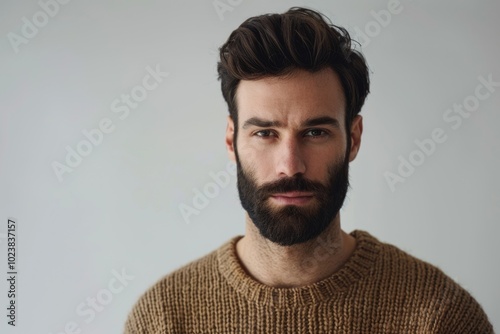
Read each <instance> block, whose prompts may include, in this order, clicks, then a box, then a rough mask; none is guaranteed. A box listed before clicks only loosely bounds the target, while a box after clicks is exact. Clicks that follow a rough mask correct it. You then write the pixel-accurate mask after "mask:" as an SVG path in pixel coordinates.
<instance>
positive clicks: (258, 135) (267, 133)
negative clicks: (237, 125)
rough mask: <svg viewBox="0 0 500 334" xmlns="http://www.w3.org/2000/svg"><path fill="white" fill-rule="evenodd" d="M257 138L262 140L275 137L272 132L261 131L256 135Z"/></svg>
mask: <svg viewBox="0 0 500 334" xmlns="http://www.w3.org/2000/svg"><path fill="white" fill-rule="evenodd" d="M254 135H255V136H257V137H261V138H267V137H271V136H272V135H273V133H272V131H271V130H260V131H257V132H255V133H254Z"/></svg>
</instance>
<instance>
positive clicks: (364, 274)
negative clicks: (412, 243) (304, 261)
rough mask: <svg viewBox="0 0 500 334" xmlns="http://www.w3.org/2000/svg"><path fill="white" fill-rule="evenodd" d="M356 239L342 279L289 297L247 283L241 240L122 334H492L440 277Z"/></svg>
mask: <svg viewBox="0 0 500 334" xmlns="http://www.w3.org/2000/svg"><path fill="white" fill-rule="evenodd" d="M351 235H352V236H354V237H355V238H356V240H357V245H356V249H355V251H354V253H353V255H352V256H351V257H350V259H349V260H348V261H347V263H346V264H345V265H344V266H343V267H342V268H341V269H340V270H339V271H338V272H336V273H335V274H333V275H332V276H330V277H329V278H326V279H324V280H322V281H320V282H317V283H315V284H312V285H309V286H304V287H300V288H289V289H287V288H272V287H269V286H266V285H263V284H261V283H259V282H257V281H255V280H253V279H252V278H251V277H250V276H248V274H246V272H245V271H244V269H243V268H242V266H241V263H240V262H239V260H238V258H237V256H236V252H235V244H236V241H237V240H238V239H239V238H241V237H235V238H233V239H232V240H230V241H228V242H227V243H225V244H224V245H222V246H221V247H220V248H219V249H217V250H215V251H213V252H212V253H210V254H208V255H206V256H205V257H203V258H201V259H199V260H196V261H194V262H192V263H190V264H188V265H186V266H184V267H183V268H181V269H179V270H177V271H175V272H173V273H171V274H170V275H167V276H165V277H164V278H162V279H161V280H159V281H158V282H157V283H156V284H155V285H154V286H153V287H151V288H150V289H149V290H148V291H146V292H145V293H144V295H143V296H142V297H141V298H140V299H139V301H138V302H137V303H136V305H135V306H134V307H133V309H132V311H131V312H130V314H129V317H128V319H127V322H126V324H125V333H128V334H138V333H150V334H153V333H158V334H159V333H189V334H201V333H214V334H215V333H217V334H223V333H270V334H274V333H291V334H292V333H293V334H295V333H314V334H317V333H369V334H373V333H493V329H492V326H491V324H490V323H489V322H488V319H487V316H486V315H485V313H484V312H483V310H482V309H481V307H480V306H479V304H478V303H477V302H476V301H475V300H474V299H473V298H472V297H471V295H470V294H469V293H468V292H467V291H465V290H464V289H463V288H461V287H460V286H459V285H458V284H456V283H455V282H454V281H452V280H451V279H450V278H448V277H447V276H446V275H445V274H444V273H443V272H442V271H441V270H439V269H437V268H436V267H434V266H432V265H430V264H428V263H426V262H423V261H421V260H418V259H416V258H414V257H412V256H410V255H408V254H406V253H404V252H403V251H401V250H400V249H398V248H396V247H394V246H392V245H389V244H385V243H381V242H379V241H378V240H377V239H375V238H374V237H372V236H371V235H370V234H368V233H367V232H363V231H354V232H352V233H351Z"/></svg>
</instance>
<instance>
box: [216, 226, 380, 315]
mask: <svg viewBox="0 0 500 334" xmlns="http://www.w3.org/2000/svg"><path fill="white" fill-rule="evenodd" d="M351 235H352V236H353V237H354V238H355V239H356V248H355V250H354V252H353V254H352V255H351V257H350V258H349V259H348V260H347V262H346V263H345V264H344V265H343V266H342V268H341V269H340V270H339V271H337V272H336V273H334V274H333V275H332V276H330V277H327V278H325V279H323V280H321V281H319V282H316V283H313V284H310V285H307V286H303V287H298V288H274V287H270V286H267V285H264V284H262V283H260V282H257V281H256V280H254V279H253V278H252V277H250V276H249V275H248V274H247V273H246V272H245V270H244V269H243V267H242V265H241V263H240V261H239V259H238V257H237V255H236V242H237V241H238V240H239V239H240V238H242V236H237V237H234V238H232V239H231V240H229V241H228V242H227V243H226V244H224V245H222V246H221V247H220V248H219V249H218V251H217V258H218V262H219V270H220V272H221V274H222V275H223V276H224V277H225V278H226V279H227V281H228V283H229V284H230V285H231V286H232V287H233V288H234V289H236V291H238V292H239V293H241V294H242V295H244V296H245V298H247V299H248V300H250V301H254V302H256V303H259V304H265V305H271V306H274V307H277V308H285V307H300V306H304V305H309V304H311V303H316V302H321V301H324V300H326V299H328V298H332V297H334V296H335V295H336V294H338V293H341V292H342V291H344V290H346V289H347V288H348V287H349V286H351V285H352V284H354V283H356V282H357V281H358V280H360V279H361V278H362V277H364V276H365V275H366V274H367V273H368V271H369V270H370V268H371V267H372V266H373V264H374V262H375V260H376V258H377V254H378V252H379V245H380V243H379V241H378V240H377V239H375V238H374V237H372V236H371V235H370V234H369V233H368V232H365V231H360V230H355V231H353V232H351Z"/></svg>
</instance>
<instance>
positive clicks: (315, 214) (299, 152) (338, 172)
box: [226, 68, 361, 245]
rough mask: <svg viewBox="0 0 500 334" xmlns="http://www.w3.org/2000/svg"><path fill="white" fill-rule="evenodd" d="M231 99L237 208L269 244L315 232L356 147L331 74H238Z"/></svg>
mask: <svg viewBox="0 0 500 334" xmlns="http://www.w3.org/2000/svg"><path fill="white" fill-rule="evenodd" d="M236 101H237V106H238V123H239V124H238V129H237V138H231V136H232V134H234V127H232V126H234V124H231V121H230V122H229V124H228V133H227V134H226V142H227V144H228V149H229V152H230V154H233V153H234V159H236V162H237V168H238V191H239V195H240V200H241V203H242V205H243V208H244V209H245V210H246V211H247V213H248V215H249V217H250V218H251V219H252V221H253V223H254V224H255V226H256V227H257V228H258V230H259V231H260V233H261V235H262V236H264V237H265V238H267V239H269V240H271V241H273V242H275V243H278V244H280V245H293V244H297V243H302V242H305V241H308V240H311V239H313V238H315V237H316V236H318V235H319V234H320V233H321V232H323V231H324V230H325V229H326V228H327V227H328V226H329V225H330V223H331V222H332V220H333V218H335V216H336V214H337V213H338V211H339V209H340V208H341V207H342V204H343V202H344V199H345V196H346V193H347V189H348V185H349V182H348V167H349V162H350V161H351V160H352V159H354V156H355V155H356V153H357V148H356V149H355V152H354V153H353V154H352V153H351V150H350V147H349V149H348V144H349V143H348V139H347V131H346V129H345V125H344V124H345V122H344V117H345V98H344V93H343V90H342V86H341V84H340V81H339V79H338V77H337V75H336V74H335V72H334V71H332V70H331V69H329V68H326V69H323V70H321V71H319V72H316V73H309V72H307V71H303V70H298V71H296V72H294V74H293V75H292V76H289V77H286V78H285V77H280V78H277V77H270V78H264V79H259V80H252V81H247V80H242V81H241V82H240V84H239V86H238V89H237V93H236ZM355 123H361V120H360V119H358V120H356V122H355ZM359 126H361V125H359ZM349 138H350V137H349ZM234 139H237V140H235V141H234V142H233V140H234ZM233 149H234V150H233Z"/></svg>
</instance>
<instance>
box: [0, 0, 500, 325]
mask: <svg viewBox="0 0 500 334" xmlns="http://www.w3.org/2000/svg"><path fill="white" fill-rule="evenodd" d="M61 1H62V0H61ZM220 1H221V2H223V3H226V4H227V3H228V0H220ZM50 2H51V0H42V3H50ZM52 2H53V0H52ZM231 3H232V4H233V5H229V6H230V9H231V10H228V11H226V12H223V13H221V16H219V15H218V13H217V11H216V10H215V8H214V5H213V0H207V1H200V0H198V1H182V2H181V1H176V2H173V1H141V2H139V1H136V2H134V1H121V2H118V1H117V2H111V1H107V2H102V1H77V0H73V1H71V2H69V3H68V4H64V5H60V6H59V9H56V8H54V7H51V10H52V11H53V12H54V13H53V14H54V15H53V17H48V16H47V17H48V22H47V23H46V25H44V26H41V27H39V28H38V32H37V33H36V32H33V31H29V29H27V28H25V31H24V33H25V34H28V35H29V34H30V33H31V37H28V38H26V39H25V40H23V43H21V44H19V45H17V46H14V44H15V43H11V41H10V40H9V36H10V39H13V38H14V37H13V36H14V35H12V34H10V33H15V34H17V35H18V36H22V33H23V32H22V27H23V25H25V22H24V21H23V17H26V18H27V20H28V21H30V22H33V16H34V15H35V20H36V19H38V20H39V22H40V24H41V25H43V24H44V22H43V19H44V17H43V15H42V14H39V13H38V12H39V11H40V10H41V7H40V5H39V4H38V2H36V1H30V2H28V1H24V2H22V3H21V2H7V1H3V2H2V3H1V4H0V18H1V20H0V34H1V36H2V39H1V40H0V52H1V57H2V61H1V62H0V73H1V79H0V86H1V87H0V88H1V90H0V91H1V99H0V136H1V137H0V164H1V165H0V181H1V189H2V191H1V192H0V220H1V221H2V223H1V225H0V226H1V227H0V247H1V252H0V259H2V260H1V261H0V270H1V271H2V277H4V275H5V273H6V271H7V268H6V245H7V240H6V239H5V233H6V225H7V219H8V218H9V217H13V218H15V219H16V220H17V223H18V231H17V234H18V240H17V244H18V251H17V257H18V267H17V269H18V293H19V296H18V300H17V305H18V310H17V311H18V326H17V328H15V329H14V328H11V326H8V325H7V324H6V320H5V319H6V318H5V316H4V315H2V321H1V323H0V331H1V332H2V333H34V332H36V333H54V334H55V333H59V332H63V331H64V327H65V326H66V324H68V323H71V322H74V323H76V324H77V325H78V327H79V328H80V329H81V330H82V333H120V332H121V330H122V328H123V322H124V321H125V317H126V315H127V313H128V311H129V309H130V308H131V306H132V305H133V303H134V302H135V301H136V300H137V298H138V297H139V295H140V294H142V293H143V292H144V291H145V290H146V289H147V288H148V287H149V286H150V285H151V284H152V283H154V282H155V281H156V280H157V279H159V278H160V277H161V276H163V275H164V274H166V273H168V272H170V271H172V270H173V269H175V268H177V267H179V266H181V265H183V264H185V263H187V262H188V261H190V260H192V259H195V258H197V257H200V256H202V255H204V254H206V253H207V252H209V251H210V250H212V249H214V248H216V247H218V246H219V245H220V244H222V243H223V242H225V241H226V240H228V239H229V238H230V237H232V236H234V235H236V234H242V233H243V211H242V209H241V207H240V205H239V200H238V197H237V191H236V187H235V177H234V176H232V177H231V184H230V185H228V186H225V187H221V188H219V194H218V195H217V196H215V197H214V198H213V199H210V201H209V203H208V205H207V206H206V207H205V208H203V209H202V210H200V212H199V214H198V215H192V216H190V217H189V218H190V219H189V220H190V223H189V224H188V223H187V222H186V221H185V219H183V217H182V215H181V213H180V209H179V208H180V207H181V206H182V205H183V204H184V205H189V206H192V205H193V204H192V201H193V199H194V198H195V193H194V189H199V190H202V191H203V189H204V187H205V186H207V184H209V183H210V182H212V177H211V176H210V173H211V172H214V173H216V172H219V171H222V170H225V168H226V164H227V161H228V159H227V155H226V152H225V148H224V145H223V137H224V130H225V125H226V124H225V118H226V114H227V112H226V106H225V104H224V101H223V99H222V96H221V93H220V86H219V82H218V81H217V80H216V70H215V67H216V61H217V49H218V47H219V46H220V45H221V44H222V43H223V42H224V41H225V40H226V38H227V37H228V35H229V33H230V32H231V31H232V30H233V29H235V28H236V27H237V26H238V25H239V24H240V23H241V22H242V21H243V20H244V19H246V18H247V17H249V16H253V15H257V14H262V13H265V12H283V11H285V10H286V9H288V8H289V7H291V6H293V5H306V6H310V7H312V8H316V9H318V10H321V11H323V12H324V13H325V14H327V15H329V16H330V18H331V19H332V20H333V21H334V23H336V24H339V25H343V26H346V27H347V28H348V29H349V30H350V31H351V33H352V34H353V35H354V36H357V38H358V39H359V40H360V41H362V42H363V45H364V47H363V52H364V54H365V56H366V58H367V60H368V63H369V66H370V68H371V71H372V74H371V79H372V86H371V94H370V95H369V97H368V100H367V102H366V105H365V107H364V109H363V112H362V115H364V129H365V132H364V136H363V143H362V149H361V152H360V155H358V158H357V160H356V161H355V162H354V163H353V164H352V165H351V183H352V190H351V191H350V193H349V195H348V196H349V200H348V203H347V204H346V206H345V208H344V209H343V211H342V222H343V226H344V228H345V229H346V230H347V231H351V230H353V229H364V230H368V231H369V232H370V233H372V234H373V235H375V236H376V237H378V238H379V239H380V240H383V241H386V242H390V243H393V244H395V245H397V246H399V247H400V248H402V249H404V250H406V251H408V252H410V253H411V254H413V255H415V256H417V257H420V258H422V259H424V260H427V261H429V262H431V263H433V264H435V265H437V266H439V267H440V268H442V269H443V270H444V271H445V272H446V273H448V274H449V275H450V276H451V277H452V278H454V279H455V280H457V281H458V282H459V283H460V284H462V285H463V286H464V287H465V288H467V289H468V290H469V291H470V292H471V294H472V295H473V296H474V297H475V298H476V299H477V300H478V301H479V302H480V303H481V304H482V305H483V307H484V309H485V310H486V312H487V313H488V315H489V317H490V318H491V320H492V321H493V322H494V324H495V327H496V328H497V329H498V328H500V311H499V310H500V302H499V300H500V288H499V287H498V282H499V281H500V268H499V265H498V263H499V262H498V254H500V243H498V235H499V234H500V227H499V225H498V222H499V218H498V217H499V214H500V210H499V207H500V206H499V205H498V203H499V201H500V191H499V186H500V178H499V177H498V170H499V167H500V158H499V156H500V134H499V132H498V131H497V129H496V128H497V126H498V124H499V121H500V116H499V114H498V107H499V105H500V92H499V91H500V87H499V86H496V87H493V88H492V90H494V91H493V92H488V93H489V96H488V97H485V98H484V99H483V100H478V101H479V106H478V108H477V110H476V111H473V112H471V114H470V116H469V117H468V118H460V119H461V124H460V126H459V127H457V128H456V129H454V128H453V127H454V126H457V124H458V123H455V122H458V121H453V122H450V121H446V120H445V119H443V117H444V116H446V115H448V114H447V113H448V112H447V110H448V109H449V108H453V105H454V104H462V103H464V102H466V103H472V102H474V98H473V97H472V96H474V94H475V90H476V87H477V86H478V85H479V84H480V81H479V79H478V77H483V78H488V76H492V78H493V80H494V81H495V82H499V81H500V68H499V66H498V59H500V46H499V44H498V32H499V23H498V22H499V21H498V13H499V10H500V5H499V3H498V2H497V1H477V2H474V3H472V2H469V1H451V0H448V1H440V2H439V3H435V2H432V1H424V2H422V1H419V2H417V1H410V0H401V3H400V5H399V6H398V7H397V8H396V11H398V13H397V14H392V15H391V17H390V22H383V24H381V23H377V20H376V18H375V16H376V14H374V12H375V13H376V12H379V11H381V10H383V9H387V6H388V4H389V3H390V2H389V1H388V0H387V1H386V0H380V1H356V2H355V3H354V2H353V1H339V0H337V1H331V0H330V1H326V0H325V1H320V0H316V1H279V2H278V1H276V2H268V1H263V0H260V1H249V0H243V1H237V0H232V1H231ZM49 10H50V9H49ZM372 11H374V12H372ZM386 21H388V19H387V18H386ZM360 31H361V32H363V31H364V33H360ZM9 34H10V35H9ZM362 34H368V35H367V36H362ZM370 36H371V37H370ZM368 39H369V40H368ZM17 41H18V42H19V41H20V40H19V39H18V40H17ZM16 49H17V50H16ZM16 51H17V52H16ZM148 66H149V67H150V68H151V69H154V68H155V67H156V66H159V69H160V70H161V71H163V72H168V73H169V74H168V76H166V77H165V78H161V77H160V80H162V81H161V82H160V83H159V84H158V85H157V87H156V88H154V89H152V90H151V91H149V92H148V95H147V98H145V99H144V100H143V101H141V102H139V103H138V105H137V106H136V107H135V109H131V110H130V113H129V114H128V115H126V114H124V111H121V112H119V113H115V112H113V110H112V108H111V104H112V103H113V101H114V100H115V99H120V96H121V94H130V92H131V90H134V92H135V93H140V88H135V87H136V86H137V85H142V81H143V78H144V77H145V76H146V75H147V73H148V71H147V69H146V68H147V67H148ZM150 84H153V81H151V82H150ZM486 92H487V91H486V90H484V89H483V88H481V90H480V93H483V94H484V93H486ZM118 102H119V105H116V106H115V107H120V106H121V107H122V110H123V109H125V108H123V106H124V104H122V102H120V101H119V100H118ZM120 117H121V118H120ZM105 119H109V121H106V120H105ZM103 120H104V121H103ZM101 122H104V123H106V122H110V123H109V124H107V126H111V127H112V129H113V130H112V131H111V132H110V133H107V134H105V135H103V139H102V142H101V143H100V144H98V145H96V146H92V147H90V149H89V148H87V149H89V154H88V155H87V156H85V157H83V159H82V161H81V162H80V163H79V164H78V166H76V167H74V168H73V171H72V172H70V173H69V172H68V173H64V174H63V175H62V176H61V178H62V182H60V181H59V180H58V178H57V176H56V173H55V172H54V170H53V166H52V165H53V163H54V161H57V162H60V163H61V164H65V163H66V162H65V157H66V155H67V149H66V147H67V146H68V147H69V148H70V149H77V146H78V145H80V149H85V147H84V146H81V145H84V144H82V141H83V140H85V136H84V135H83V134H82V130H85V129H86V130H89V131H90V130H91V129H94V128H96V127H98V126H99V124H100V123H101ZM104 125H105V126H104V127H106V124H104ZM435 128H440V129H442V133H443V135H444V136H446V141H445V142H443V143H438V144H436V148H435V151H434V152H433V153H432V154H430V155H429V156H426V157H425V160H424V161H423V163H422V164H421V165H420V166H418V167H416V168H415V171H414V172H413V174H412V175H410V176H408V177H407V178H405V182H404V183H397V184H396V185H395V188H394V191H391V189H390V187H389V184H388V182H387V181H386V178H385V177H384V174H385V173H386V172H388V171H390V172H393V173H397V168H398V164H399V160H398V159H399V158H398V157H399V156H402V157H404V158H406V159H408V158H409V157H410V155H412V154H413V155H414V157H416V155H418V153H413V152H414V151H415V150H417V149H418V146H417V145H416V144H415V140H424V139H425V138H430V137H431V133H432V131H433V130H434V129H435ZM122 268H124V270H125V272H126V273H127V274H128V275H131V276H133V277H134V278H133V279H131V280H130V281H128V282H127V286H126V287H125V288H123V290H121V292H116V293H115V294H111V295H108V297H109V296H112V300H111V301H110V302H109V304H107V305H105V306H104V307H103V308H102V310H100V311H99V312H95V317H92V315H91V314H92V312H91V311H90V310H91V308H90V307H89V306H88V305H86V303H87V298H89V297H90V298H92V297H96V296H97V295H99V296H100V297H103V296H104V297H105V296H106V292H105V291H103V290H102V289H108V284H109V282H110V281H112V278H113V277H114V274H113V270H117V271H121V270H122ZM7 290H8V286H7V282H6V280H5V279H1V280H0V296H1V298H0V299H1V300H0V303H1V304H2V305H7V303H8V300H7V297H6V292H7ZM82 303H83V304H82ZM78 307H80V308H81V309H80V313H81V312H83V313H84V315H83V316H82V315H80V314H79V313H77V311H76V308H78ZM2 309H3V310H4V311H2V314H3V313H5V312H6V311H5V308H4V307H3V306H2ZM69 326H71V325H69Z"/></svg>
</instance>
